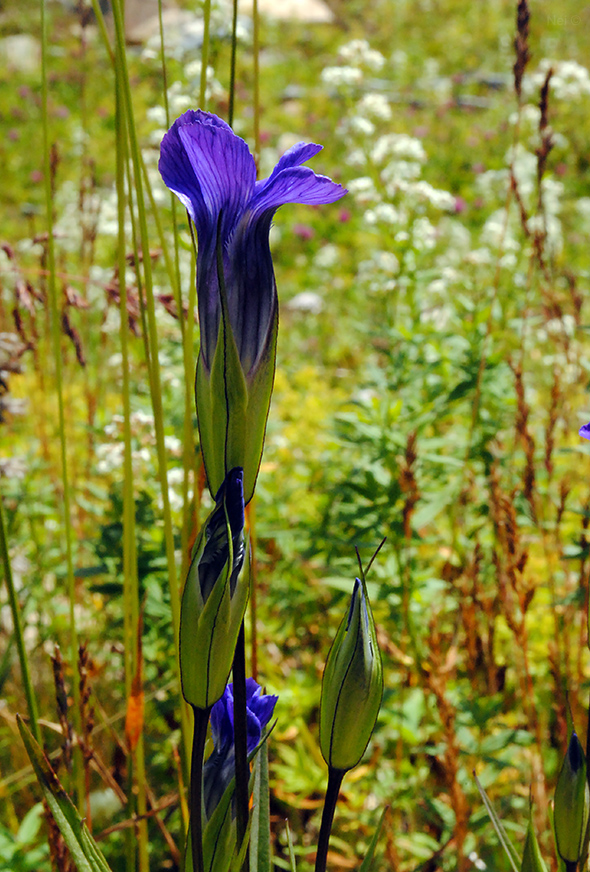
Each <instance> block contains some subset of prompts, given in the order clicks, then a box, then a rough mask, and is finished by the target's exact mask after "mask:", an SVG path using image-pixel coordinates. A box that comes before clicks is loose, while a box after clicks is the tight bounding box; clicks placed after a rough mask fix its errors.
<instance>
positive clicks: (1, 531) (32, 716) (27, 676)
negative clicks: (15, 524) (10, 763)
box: [0, 497, 41, 744]
mask: <svg viewBox="0 0 590 872" xmlns="http://www.w3.org/2000/svg"><path fill="white" fill-rule="evenodd" d="M0 555H1V556H2V563H3V565H4V577H5V578H6V588H7V590H8V600H9V602H10V611H11V613H12V623H13V624H14V636H15V639H16V649H17V651H18V659H19V663H20V671H21V677H22V682H23V688H24V691H25V699H26V701H27V710H28V713H29V721H30V724H31V732H32V733H33V736H34V737H35V739H36V740H37V741H38V742H39V744H41V730H40V729H39V712H38V710H37V699H36V697H35V690H34V688H33V682H32V681H31V673H30V670H29V661H28V660H27V652H26V650H25V640H24V635H23V624H22V618H21V613H20V607H19V604H18V598H17V595H16V590H15V587H14V580H13V578H12V567H11V564H10V554H9V553H8V535H7V530H6V521H5V520H4V505H3V503H2V498H1V497H0Z"/></svg>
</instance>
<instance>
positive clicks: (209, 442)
mask: <svg viewBox="0 0 590 872" xmlns="http://www.w3.org/2000/svg"><path fill="white" fill-rule="evenodd" d="M320 149H321V146H320V145H314V144H313V143H303V142H302V143H298V144H297V145H294V146H293V147H292V148H290V149H289V150H288V151H287V152H285V154H284V155H283V156H282V157H281V159H280V160H279V162H278V163H277V165H276V167H275V168H274V170H273V172H272V173H271V175H270V177H269V178H268V179H264V180H263V181H259V182H257V181H256V165H255V162H254V158H253V157H252V155H251V153H250V151H249V149H248V146H247V145H246V143H245V142H244V140H243V139H241V138H240V137H239V136H236V134H235V133H234V132H233V130H232V129H231V127H229V125H227V124H226V123H225V122H224V121H222V120H221V119H220V118H218V117H217V116H216V115H213V114H211V113H209V112H203V111H201V110H200V109H198V110H196V111H193V110H189V111H188V112H185V113H184V115H182V116H181V117H180V118H178V119H177V120H176V121H175V122H174V124H173V125H172V127H171V128H170V130H169V131H168V132H167V133H166V135H165V136H164V139H163V140H162V147H161V156H160V164H159V168H160V173H161V174H162V178H163V179H164V182H165V183H166V185H167V186H168V187H169V188H170V190H171V191H173V192H174V193H175V194H176V195H177V197H178V198H179V200H180V201H181V202H182V204H183V205H184V206H185V207H186V209H187V210H188V213H189V215H190V218H191V219H192V221H193V222H194V225H195V228H196V231H197V238H198V253H197V296H198V306H199V322H200V329H201V350H200V354H199V362H198V366H197V379H196V398H197V414H198V420H199V434H200V439H201V449H202V452H203V459H204V463H205V470H206V473H207V480H208V484H209V488H210V490H211V492H212V493H215V492H216V491H217V489H218V488H219V487H220V486H221V483H222V482H223V480H224V478H225V475H226V473H227V472H228V471H229V470H230V469H232V468H233V467H236V466H241V467H243V468H244V498H245V502H246V503H248V502H249V501H250V499H251V497H252V494H253V492H254V486H255V483H256V476H257V474H258V467H259V465H260V459H261V456H262V447H263V442H264V433H265V429H266V419H267V416H268V408H269V405H270V396H271V392H272V384H273V378H274V367H275V352H276V337H277V327H278V301H277V291H276V284H275V278H274V271H273V265H272V258H271V254H270V245H269V231H270V225H271V221H272V218H273V216H274V213H275V212H276V210H277V209H278V207H279V206H282V205H283V204H285V203H307V204H311V205H319V204H322V203H332V202H334V201H335V200H338V199H339V198H340V197H342V196H343V195H344V194H345V193H346V191H345V189H344V188H343V187H342V186H341V185H338V184H336V183H334V182H333V181H332V180H331V179H329V178H327V177H326V176H320V175H317V174H316V173H314V172H313V170H311V169H310V168H309V167H304V166H301V164H303V163H304V162H305V161H307V160H309V159H310V158H311V157H313V156H314V155H316V154H317V153H318V152H319V151H320Z"/></svg>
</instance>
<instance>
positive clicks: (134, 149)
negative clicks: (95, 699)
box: [112, 0, 190, 760]
mask: <svg viewBox="0 0 590 872" xmlns="http://www.w3.org/2000/svg"><path fill="white" fill-rule="evenodd" d="M112 8H113V17H114V22H115V35H116V55H117V57H118V59H119V62H120V64H121V70H122V83H123V90H124V97H125V110H126V116H127V127H128V132H129V144H130V151H131V159H132V162H133V175H134V181H135V190H136V197H137V212H138V217H139V231H140V238H141V252H142V264H143V272H144V282H145V296H146V309H147V321H148V330H149V344H150V347H151V352H152V353H151V378H150V387H151V389H152V392H151V393H152V396H151V398H152V408H153V412H154V426H155V431H156V448H157V455H158V477H159V480H160V491H161V494H162V507H163V516H164V539H165V545H166V561H167V568H168V584H169V590H170V604H171V607H172V623H173V627H174V649H175V655H176V675H177V681H178V693H179V697H180V716H181V717H180V719H181V732H182V737H183V750H184V752H185V759H186V760H188V758H189V756H190V740H189V730H188V712H187V709H186V706H185V704H184V700H183V698H182V694H181V691H180V687H181V684H180V659H179V646H178V640H179V631H180V590H179V586H178V578H177V573H176V557H175V553H174V535H173V530H172V514H171V510H170V496H169V493H168V475H167V459H166V448H165V444H164V413H163V406H162V387H161V379H160V364H159V360H158V330H157V325H156V311H155V303H154V290H153V279H152V264H151V257H150V249H149V237H148V228H147V213H146V208H145V199H144V193H143V185H142V161H141V154H140V149H139V143H138V139H137V130H136V128H135V119H134V113H133V99H132V95H131V85H130V82H129V74H128V71H127V56H126V51H125V33H124V25H123V13H122V10H121V2H120V0H113V3H112Z"/></svg>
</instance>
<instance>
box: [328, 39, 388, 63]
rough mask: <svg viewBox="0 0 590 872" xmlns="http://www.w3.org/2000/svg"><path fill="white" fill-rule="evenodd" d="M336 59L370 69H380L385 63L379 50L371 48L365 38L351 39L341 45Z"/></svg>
mask: <svg viewBox="0 0 590 872" xmlns="http://www.w3.org/2000/svg"><path fill="white" fill-rule="evenodd" d="M338 59H339V60H340V61H343V62H344V63H346V64H356V65H357V66H366V67H369V69H371V70H380V69H381V68H382V67H383V65H384V64H385V58H384V57H383V55H382V54H381V52H378V51H376V50H375V49H372V48H371V46H370V45H369V43H368V42H367V40H366V39H353V40H351V42H349V43H347V44H346V45H343V46H342V47H341V48H340V51H339V52H338Z"/></svg>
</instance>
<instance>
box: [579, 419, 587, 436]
mask: <svg viewBox="0 0 590 872" xmlns="http://www.w3.org/2000/svg"><path fill="white" fill-rule="evenodd" d="M579 433H580V436H582V437H583V438H584V439H590V422H589V423H588V424H584V426H583V427H580V430H579Z"/></svg>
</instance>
